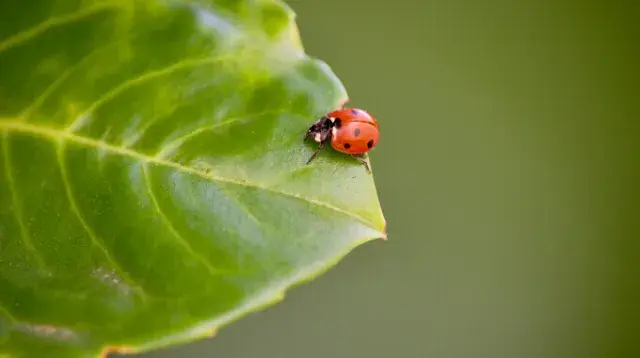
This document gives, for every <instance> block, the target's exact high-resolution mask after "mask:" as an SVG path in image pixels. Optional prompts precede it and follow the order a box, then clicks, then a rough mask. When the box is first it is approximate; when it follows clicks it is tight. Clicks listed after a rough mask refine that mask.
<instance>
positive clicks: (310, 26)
mask: <svg viewBox="0 0 640 358" xmlns="http://www.w3.org/2000/svg"><path fill="white" fill-rule="evenodd" d="M289 4H290V6H291V7H292V8H293V9H294V10H295V11H296V12H297V14H298V25H299V27H300V31H301V35H302V40H303V43H304V45H305V48H306V50H307V52H309V53H310V54H311V55H313V56H315V57H319V58H321V59H322V60H324V61H326V62H327V63H328V64H329V65H330V66H331V67H332V68H333V70H334V71H335V72H336V73H337V75H338V76H339V77H340V78H341V79H342V81H343V83H344V84H345V86H346V87H347V89H348V91H349V94H350V97H351V102H350V105H353V106H358V107H362V108H365V109H367V110H369V111H370V112H371V113H373V114H374V115H375V116H377V118H378V120H379V121H380V125H381V127H382V137H381V142H380V145H379V146H378V147H377V148H376V150H375V151H374V152H373V153H372V154H371V158H372V165H373V170H374V173H375V179H376V183H377V186H378V190H379V195H380V198H381V201H382V205H383V209H384V212H385V215H386V218H387V221H388V225H389V226H388V230H389V240H388V241H387V242H383V241H374V242H372V243H368V244H366V245H364V246H362V247H360V248H358V249H356V250H355V251H354V252H353V253H352V254H350V255H349V256H348V257H347V258H346V259H345V260H344V261H342V262H341V263H340V264H339V265H338V266H337V267H335V268H334V269H332V270H331V271H329V272H328V273H327V274H325V275H323V276H321V277H320V278H318V279H316V280H315V281H313V282H311V283H307V284H305V285H303V286H300V287H297V288H294V289H293V290H291V291H290V292H289V293H288V295H287V297H286V299H285V300H284V302H282V303H280V304H278V305H277V306H274V307H272V308H270V309H267V310H265V311H262V312H259V313H255V314H253V315H251V316H248V317H245V318H244V319H242V320H240V321H238V322H236V323H235V324H232V325H230V326H228V327H226V328H223V329H222V330H221V331H220V333H219V334H218V336H217V337H216V338H214V339H211V340H206V341H200V342H197V343H193V344H190V345H187V346H184V347H179V348H171V349H167V350H164V351H161V352H154V353H149V354H146V355H144V356H145V357H149V358H152V357H155V358H163V357H224V358H251V357H261V358H271V357H273V358H276V357H277V358H288V357H292V358H293V357H296V358H299V357H305V358H327V357H367V358H377V357H385V358H386V357H392V356H397V357H402V358H405V357H406V358H413V357H416V358H418V357H438V358H445V357H456V358H472V357H473V358H484V357H487V358H489V357H491V358H496V357H509V358H529V357H531V358H534V357H535V358H542V357H544V358H556V357H558V358H560V357H562V358H567V357H581V358H582V357H607V358H609V357H611V358H616V357H625V358H626V357H640V290H638V285H639V283H640V281H639V279H640V259H639V257H640V256H639V255H638V253H639V251H640V250H639V249H640V245H639V244H638V239H640V235H639V232H640V230H639V229H640V211H639V209H638V197H639V196H638V179H640V177H639V176H638V174H639V171H638V164H639V163H640V156H639V154H640V150H639V148H638V145H637V144H638V139H640V135H639V133H640V131H639V130H640V125H639V120H640V116H639V110H638V109H639V106H640V97H639V96H638V95H639V94H640V91H639V90H638V83H639V80H640V75H639V72H640V66H639V64H640V61H639V60H640V56H639V52H640V45H639V44H640V43H639V42H638V35H639V34H640V26H638V22H639V20H638V19H639V18H640V17H639V15H640V11H639V10H640V3H638V2H632V1H624V2H623V1H617V2H616V1H610V2H605V1H589V0H587V1H582V2H577V1H565V0H558V1H550V0H542V1H540V0H538V1H529V0H526V1H520V2H517V1H506V0H489V1H475V0H446V1H445V0H442V1H429V0H424V1H419V0H395V1H379V0H315V1H314V0H299V1H290V2H289Z"/></svg>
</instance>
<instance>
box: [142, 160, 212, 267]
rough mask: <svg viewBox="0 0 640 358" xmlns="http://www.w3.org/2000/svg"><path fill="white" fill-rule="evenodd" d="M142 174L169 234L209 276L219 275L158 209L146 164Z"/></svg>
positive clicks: (143, 165) (158, 205)
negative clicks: (205, 269)
mask: <svg viewBox="0 0 640 358" xmlns="http://www.w3.org/2000/svg"><path fill="white" fill-rule="evenodd" d="M142 173H143V175H144V181H145V185H146V187H147V191H148V193H149V197H150V198H151V202H152V203H153V206H154V208H155V210H156V211H157V212H158V214H159V215H160V218H161V219H162V222H163V223H164V225H165V226H166V227H167V229H169V231H170V232H171V234H172V235H173V236H174V237H175V238H176V239H177V240H178V242H179V243H180V244H181V245H182V246H183V247H184V248H185V250H186V251H187V252H188V253H189V254H190V255H191V256H193V257H195V258H196V259H197V260H198V261H200V262H201V263H202V264H203V265H204V266H205V267H206V268H207V270H208V271H209V273H210V274H211V275H213V276H218V275H220V273H221V272H222V271H221V270H218V269H216V268H215V267H213V265H212V264H211V263H210V262H209V261H207V260H206V259H205V258H204V257H203V256H202V255H200V254H198V253H197V252H196V251H194V250H193V247H191V245H190V244H189V242H188V241H187V240H186V239H185V238H184V237H183V236H182V235H180V233H179V232H178V230H177V229H176V228H175V227H174V226H173V224H172V223H171V220H169V218H168V217H167V216H166V215H165V213H164V211H163V210H162V208H160V204H159V203H158V199H157V197H156V195H155V193H154V191H153V186H152V184H151V178H150V177H149V170H148V168H147V164H146V163H143V164H142Z"/></svg>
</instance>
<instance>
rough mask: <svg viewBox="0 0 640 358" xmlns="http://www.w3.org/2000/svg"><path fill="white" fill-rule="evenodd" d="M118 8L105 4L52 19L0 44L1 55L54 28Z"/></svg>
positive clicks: (111, 4) (112, 4) (115, 5)
mask: <svg viewBox="0 0 640 358" xmlns="http://www.w3.org/2000/svg"><path fill="white" fill-rule="evenodd" d="M117 8H120V6H118V5H117V4H115V3H103V4H96V5H93V6H90V7H87V8H86V9H82V10H79V11H76V12H73V13H70V14H67V15H63V16H58V17H51V18H49V19H47V20H45V21H43V22H41V23H39V24H37V25H35V26H34V27H32V28H30V29H28V30H25V31H22V32H20V33H18V34H15V35H13V36H11V37H9V38H8V39H6V40H4V41H2V42H0V53H2V52H3V51H6V50H8V49H10V48H11V47H14V46H18V45H20V44H21V43H24V42H26V41H29V40H31V39H33V38H35V37H37V36H39V35H40V34H43V33H44V32H46V31H47V30H49V29H51V28H53V27H57V26H64V25H67V24H70V23H73V22H74V21H78V20H81V19H83V18H85V17H88V16H91V15H93V14H96V13H98V12H100V11H103V10H106V9H117Z"/></svg>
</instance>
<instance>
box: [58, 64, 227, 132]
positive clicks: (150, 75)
mask: <svg viewBox="0 0 640 358" xmlns="http://www.w3.org/2000/svg"><path fill="white" fill-rule="evenodd" d="M229 58H233V56H232V55H225V56H209V57H204V58H196V59H185V60H182V61H178V62H176V63H174V64H172V65H169V66H167V67H164V68H161V69H159V70H155V71H150V72H146V73H143V74H141V75H139V76H138V77H135V78H132V79H129V80H127V81H125V82H123V83H121V84H119V85H117V86H116V87H114V88H113V89H112V90H111V91H109V92H107V93H106V94H104V95H103V96H102V97H100V98H99V99H98V100H96V101H95V102H93V103H92V104H90V105H89V106H88V107H87V109H86V110H85V111H84V112H82V113H81V114H80V115H78V116H77V117H76V118H75V120H74V121H73V122H72V123H71V124H69V125H68V126H67V128H66V129H65V130H64V131H65V132H68V133H73V132H76V131H77V130H78V129H80V128H81V127H82V126H83V125H84V124H85V122H86V121H87V119H88V118H89V114H90V113H92V112H94V111H95V110H96V109H97V108H99V107H100V106H102V105H103V104H104V103H107V102H109V101H110V100H112V99H113V98H115V97H117V96H118V95H119V94H121V93H122V92H124V91H126V90H127V89H129V88H132V87H134V86H137V85H139V84H142V83H145V82H147V81H150V80H153V79H156V78H159V77H162V76H167V75H170V74H173V73H175V72H177V71H180V70H185V69H189V68H194V67H199V66H204V65H207V64H212V63H216V62H221V61H224V60H226V59H229Z"/></svg>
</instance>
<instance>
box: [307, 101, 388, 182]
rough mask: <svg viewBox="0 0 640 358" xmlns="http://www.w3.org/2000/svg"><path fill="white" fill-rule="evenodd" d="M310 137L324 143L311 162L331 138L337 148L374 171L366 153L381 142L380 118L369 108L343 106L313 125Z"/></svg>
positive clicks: (308, 131)
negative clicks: (377, 118)
mask: <svg viewBox="0 0 640 358" xmlns="http://www.w3.org/2000/svg"><path fill="white" fill-rule="evenodd" d="M306 138H312V139H313V140H314V141H316V142H317V143H319V144H320V145H319V146H318V149H317V150H316V151H315V152H314V153H313V155H312V156H311V158H309V160H308V161H307V164H309V163H310V162H311V160H313V158H315V156H316V155H317V154H318V152H320V150H321V149H322V146H323V145H324V144H325V143H326V142H328V141H331V146H332V147H333V149H335V150H337V151H339V152H342V153H346V154H349V155H351V156H353V157H354V158H356V159H358V160H359V161H360V162H362V163H363V164H364V166H365V168H366V169H367V172H369V173H370V172H371V170H370V169H369V164H367V162H366V161H365V159H364V158H363V156H364V154H365V153H367V152H368V151H370V150H371V149H373V148H374V147H375V146H376V144H378V139H379V138H380V129H379V127H378V121H376V119H375V118H373V116H371V115H370V114H369V113H367V112H366V111H364V110H362V109H358V108H343V109H338V110H335V111H333V112H330V113H327V114H326V115H324V116H322V118H320V119H319V120H318V121H316V122H315V123H314V124H313V125H311V127H309V130H307V134H306V136H305V139H306Z"/></svg>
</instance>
